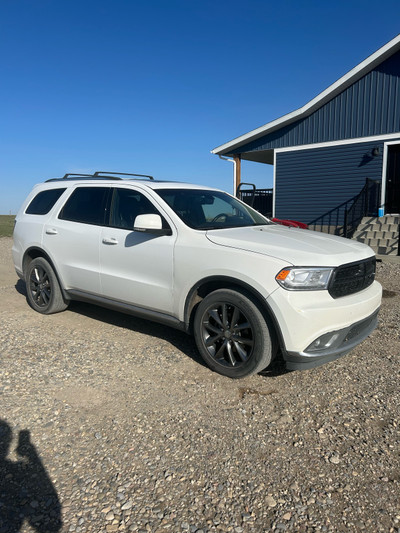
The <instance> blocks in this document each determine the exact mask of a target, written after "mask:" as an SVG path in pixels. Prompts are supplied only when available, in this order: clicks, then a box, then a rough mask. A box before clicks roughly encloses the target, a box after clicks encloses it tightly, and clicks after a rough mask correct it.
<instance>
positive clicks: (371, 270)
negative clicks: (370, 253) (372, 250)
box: [328, 257, 376, 298]
mask: <svg viewBox="0 0 400 533" xmlns="http://www.w3.org/2000/svg"><path fill="white" fill-rule="evenodd" d="M375 268H376V259H375V257H370V258H369V259H365V260H364V261H357V263H348V264H347V265H342V266H340V267H337V268H336V269H335V270H334V272H333V275H332V278H331V281H330V282H329V287H328V291H329V294H330V295H331V296H332V298H341V297H342V296H347V295H349V294H354V293H356V292H360V291H362V290H363V289H366V288H367V287H369V286H370V285H371V284H372V282H373V281H374V279H375Z"/></svg>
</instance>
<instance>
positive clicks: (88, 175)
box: [62, 172, 93, 180]
mask: <svg viewBox="0 0 400 533" xmlns="http://www.w3.org/2000/svg"><path fill="white" fill-rule="evenodd" d="M70 176H79V177H81V178H91V177H92V176H93V174H81V173H80V172H79V174H65V175H64V176H63V177H62V179H63V180H65V179H67V178H69V177H70Z"/></svg>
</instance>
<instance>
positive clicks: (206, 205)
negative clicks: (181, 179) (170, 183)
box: [156, 189, 269, 229]
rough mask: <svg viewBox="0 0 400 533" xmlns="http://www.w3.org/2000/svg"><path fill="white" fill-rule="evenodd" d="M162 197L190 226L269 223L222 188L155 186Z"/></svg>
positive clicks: (198, 227)
mask: <svg viewBox="0 0 400 533" xmlns="http://www.w3.org/2000/svg"><path fill="white" fill-rule="evenodd" d="M156 192H157V193H158V194H159V195H160V196H161V198H163V199H164V200H165V201H166V202H167V204H168V205H169V206H170V207H171V208H172V209H173V210H174V211H175V213H176V214H177V215H178V216H179V217H180V218H181V219H182V220H183V222H185V224H187V225H188V226H190V227H191V228H194V229H222V228H235V227H241V226H256V225H260V224H263V225H264V224H268V223H269V221H268V220H267V219H266V218H265V217H263V216H262V215H260V213H258V212H257V211H255V210H254V209H252V208H251V207H249V206H247V205H245V204H243V203H242V202H239V201H238V200H237V199H236V198H234V197H232V196H230V195H229V194H226V193H224V192H222V191H213V190H198V189H158V190H157V191H156Z"/></svg>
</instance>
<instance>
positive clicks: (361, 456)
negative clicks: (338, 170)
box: [0, 238, 400, 533]
mask: <svg viewBox="0 0 400 533" xmlns="http://www.w3.org/2000/svg"><path fill="white" fill-rule="evenodd" d="M10 248H11V239H9V238H2V239H0V295H1V298H0V316H1V330H0V336H1V339H0V340H1V344H0V346H1V348H0V350H1V367H0V368H1V370H0V373H1V374H0V375H1V380H0V402H1V415H0V416H1V420H0V533H6V532H16V531H24V532H25V531H26V532H27V531H39V532H46V531H48V532H50V531H51V532H55V531H63V532H64V531H65V532H77V533H78V532H86V531H96V532H103V531H104V532H112V531H140V532H148V531H150V532H164V531H171V532H183V533H185V532H191V533H194V532H198V533H201V532H203V533H206V532H211V531H217V532H227V531H232V532H235V533H240V532H262V531H294V532H306V531H307V532H308V531H310V532H311V531H329V532H337V531H368V532H378V531H384V532H398V531H400V501H399V500H400V498H399V496H400V468H399V467H400V456H399V451H400V449H399V446H400V439H399V424H400V422H399V407H398V406H399V400H400V398H399V354H400V338H399V318H400V265H387V264H379V266H378V278H379V280H380V281H381V282H382V284H383V286H384V289H385V293H384V296H385V297H384V300H383V307H382V311H381V319H380V325H379V328H378V329H377V330H376V331H375V332H374V333H373V334H372V336H371V337H370V338H369V339H368V340H367V341H365V342H364V343H363V344H362V345H361V346H359V347H358V348H356V349H355V350H354V351H353V352H352V353H351V354H349V355H347V356H346V357H344V358H341V359H340V360H338V361H336V362H334V363H330V364H328V365H325V366H322V367H319V368H315V369H312V370H308V371H303V372H285V370H284V369H283V368H282V367H281V366H280V365H276V366H275V367H274V368H273V369H272V370H270V371H268V372H265V373H264V374H263V375H257V376H253V377H251V378H246V379H244V380H240V381H231V380H229V379H228V378H224V377H222V376H219V375H217V374H215V373H213V372H211V371H210V370H208V369H207V368H206V367H205V366H204V365H203V364H202V363H201V361H200V360H199V357H198V355H197V353H196V349H195V346H194V343H193V341H192V339H191V338H190V337H188V336H186V335H185V334H183V333H180V332H177V331H174V330H172V329H168V328H166V327H163V326H159V325H157V324H151V323H149V322H144V321H141V320H137V319H134V318H131V317H127V316H124V315H120V314H118V313H112V312H110V311H105V310H102V309H99V308H96V307H92V306H89V305H83V304H77V303H76V304H72V305H71V306H70V308H69V309H68V310H67V311H65V312H64V313H60V314H58V315H52V316H42V315H40V314H37V313H35V312H34V311H33V310H31V309H30V308H29V307H28V305H27V303H26V301H25V295H24V291H25V287H24V284H23V283H22V282H21V281H18V279H17V277H16V275H15V273H14V271H13V267H12V262H11V253H10Z"/></svg>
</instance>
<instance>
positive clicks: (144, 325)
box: [15, 280, 288, 377]
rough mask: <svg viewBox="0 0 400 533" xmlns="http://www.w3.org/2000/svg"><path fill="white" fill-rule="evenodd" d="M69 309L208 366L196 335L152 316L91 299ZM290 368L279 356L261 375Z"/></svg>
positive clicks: (21, 286)
mask: <svg viewBox="0 0 400 533" xmlns="http://www.w3.org/2000/svg"><path fill="white" fill-rule="evenodd" d="M15 288H16V290H17V291H18V292H19V293H20V294H22V295H24V296H25V297H26V286H25V282H24V281H22V280H19V281H18V282H17V284H16V286H15ZM68 310H69V311H71V312H73V313H76V314H80V315H83V316H86V317H88V318H90V319H92V320H96V321H99V322H104V323H106V324H110V325H112V326H116V327H119V328H124V329H129V330H131V331H134V332H137V333H142V334H144V335H149V336H152V337H158V338H159V339H163V340H165V341H167V342H169V343H170V344H172V345H173V346H175V348H177V349H178V350H179V351H181V352H182V353H184V354H185V355H187V356H188V357H190V358H191V359H192V360H193V361H195V362H196V363H197V364H199V365H201V366H203V367H206V368H208V367H207V365H206V364H205V362H204V361H203V359H202V357H201V356H200V354H199V352H198V350H197V348H196V344H195V342H194V339H193V337H192V336H191V335H188V334H186V333H184V332H182V331H179V330H177V329H174V328H172V327H168V326H165V325H163V324H158V323H157V322H151V321H149V320H144V319H141V318H138V317H135V316H132V315H127V314H125V313H120V312H118V311H114V310H110V309H105V308H103V307H99V306H97V305H94V304H89V303H83V302H71V303H70V305H69V307H68ZM287 372H288V370H286V369H285V365H284V362H283V360H282V358H281V357H279V356H278V357H277V358H276V359H275V360H274V361H272V363H271V364H270V366H269V367H268V368H267V369H265V370H263V371H262V372H260V375H261V376H265V377H276V376H280V375H282V374H286V373H287Z"/></svg>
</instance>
